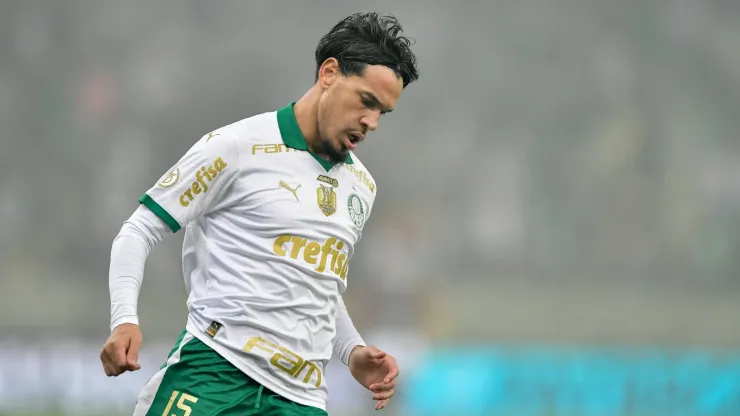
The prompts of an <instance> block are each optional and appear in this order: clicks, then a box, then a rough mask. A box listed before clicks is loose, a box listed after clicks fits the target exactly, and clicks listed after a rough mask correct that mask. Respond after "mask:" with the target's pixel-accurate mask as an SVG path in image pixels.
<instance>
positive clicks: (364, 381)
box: [334, 296, 398, 410]
mask: <svg viewBox="0 0 740 416" xmlns="http://www.w3.org/2000/svg"><path fill="white" fill-rule="evenodd" d="M336 322H337V335H336V337H335V340H334V352H335V353H336V354H337V355H338V356H339V358H340V359H341V360H342V362H343V363H344V364H346V365H347V367H349V372H350V373H351V374H352V376H353V377H354V378H355V380H357V381H358V382H359V383H360V384H361V385H362V386H363V387H365V388H366V389H368V390H370V391H371V392H373V400H376V401H377V403H376V404H375V410H380V409H382V408H384V407H385V406H386V404H387V403H388V400H389V399H390V398H391V397H392V396H393V389H394V388H395V386H396V377H398V365H397V364H396V359H395V358H393V356H391V355H390V354H387V353H385V352H384V351H381V350H379V349H378V348H376V347H374V346H367V345H366V344H365V341H364V340H363V339H362V337H361V336H360V334H359V333H357V330H356V329H355V326H354V324H353V323H352V319H350V317H349V313H348V312H347V307H346V306H345V305H344V300H343V299H342V297H341V296H340V297H339V302H338V305H337V321H336Z"/></svg>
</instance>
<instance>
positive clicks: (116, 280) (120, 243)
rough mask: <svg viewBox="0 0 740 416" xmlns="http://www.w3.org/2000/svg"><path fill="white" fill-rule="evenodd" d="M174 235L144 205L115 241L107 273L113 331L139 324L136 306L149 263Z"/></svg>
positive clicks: (125, 224) (125, 223)
mask: <svg viewBox="0 0 740 416" xmlns="http://www.w3.org/2000/svg"><path fill="white" fill-rule="evenodd" d="M171 234H173V232H172V230H171V229H170V227H169V226H168V225H167V224H166V223H165V222H164V221H162V220H161V219H160V218H159V217H158V216H157V215H156V214H154V213H153V212H152V211H150V210H149V208H146V207H145V206H143V205H142V206H139V208H138V209H137V210H136V211H135V212H134V213H133V215H131V217H130V218H129V219H128V220H127V221H126V222H124V224H123V227H121V231H120V232H119V233H118V235H117V236H116V238H115V239H114V240H113V245H112V247H111V258H110V269H109V271H108V286H109V290H110V301H111V304H110V329H111V331H112V330H113V329H114V328H115V327H117V326H118V325H120V324H123V323H131V324H136V325H138V324H139V317H138V313H137V304H138V299H139V290H140V288H141V283H142V281H143V279H144V265H145V263H146V259H147V257H148V256H149V253H151V252H152V249H154V247H155V246H156V245H157V244H159V243H160V242H161V241H162V240H164V239H165V238H167V236H169V235H171Z"/></svg>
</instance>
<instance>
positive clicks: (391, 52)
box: [314, 13, 419, 88]
mask: <svg viewBox="0 0 740 416" xmlns="http://www.w3.org/2000/svg"><path fill="white" fill-rule="evenodd" d="M402 31H403V28H402V27H401V24H400V23H399V22H398V19H396V18H395V17H394V16H380V15H379V14H378V13H355V14H353V15H350V16H347V17H346V18H344V19H342V20H341V21H340V22H339V23H337V24H336V25H335V26H334V27H333V28H332V29H331V30H330V31H329V33H327V34H325V35H324V36H322V37H321V40H319V44H318V45H317V46H316V52H315V56H316V74H315V76H314V78H315V79H314V80H318V77H319V68H321V65H322V64H323V63H324V61H326V60H327V59H329V58H336V60H337V61H339V70H340V71H341V72H342V74H343V75H345V76H350V75H359V76H362V74H363V71H364V69H365V67H366V66H367V65H384V66H387V67H388V68H390V69H392V70H393V71H394V72H395V73H396V75H398V77H399V78H401V79H402V80H403V87H404V88H406V86H407V85H409V84H410V83H412V82H414V81H416V80H417V79H418V78H419V70H418V68H417V66H416V56H415V55H414V53H413V52H411V44H412V42H411V40H410V39H409V38H407V37H405V36H401V35H400V33H401V32H402Z"/></svg>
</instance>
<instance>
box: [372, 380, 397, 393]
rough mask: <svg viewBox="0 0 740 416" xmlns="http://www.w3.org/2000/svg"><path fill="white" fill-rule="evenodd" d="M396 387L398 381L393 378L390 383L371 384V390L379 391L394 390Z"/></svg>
mask: <svg viewBox="0 0 740 416" xmlns="http://www.w3.org/2000/svg"><path fill="white" fill-rule="evenodd" d="M395 387H396V381H395V380H391V382H390V383H376V384H372V385H370V391H372V392H373V393H377V392H379V391H386V390H393V389H394V388H395Z"/></svg>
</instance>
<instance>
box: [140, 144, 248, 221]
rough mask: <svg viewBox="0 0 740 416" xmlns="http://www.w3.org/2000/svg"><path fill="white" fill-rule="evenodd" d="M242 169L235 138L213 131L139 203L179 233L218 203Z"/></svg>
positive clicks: (147, 192) (186, 154)
mask: <svg viewBox="0 0 740 416" xmlns="http://www.w3.org/2000/svg"><path fill="white" fill-rule="evenodd" d="M239 170H240V165H239V153H238V148H237V146H236V140H235V138H234V137H233V136H231V135H228V134H218V133H211V134H208V135H206V136H204V137H202V138H201V139H200V140H199V141H198V142H196V143H195V144H194V145H193V146H192V147H191V148H190V149H189V150H188V151H187V153H185V155H184V156H183V157H181V158H180V160H179V161H178V162H177V163H176V164H175V166H173V167H172V168H171V169H170V170H169V171H168V172H167V173H165V174H164V176H162V178H161V179H160V180H159V181H158V182H157V183H156V184H155V185H154V186H152V187H151V188H150V189H149V190H148V191H146V193H145V194H144V195H142V196H141V198H139V202H140V203H141V204H142V205H144V206H146V207H147V208H149V210H150V211H152V212H153V213H154V214H156V215H157V216H158V217H159V218H161V219H162V221H164V222H165V223H166V224H167V225H168V226H169V227H170V228H171V229H172V231H173V232H177V231H178V230H180V229H181V228H183V227H185V226H186V225H187V224H188V223H190V222H191V221H193V220H195V219H196V218H198V217H199V216H201V215H205V214H207V213H209V212H210V211H211V210H213V208H214V207H216V206H218V204H219V202H220V201H221V200H223V199H224V198H225V196H226V194H227V193H228V192H229V190H230V188H232V185H233V183H234V182H235V181H236V180H237V178H238V177H239Z"/></svg>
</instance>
